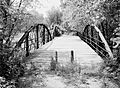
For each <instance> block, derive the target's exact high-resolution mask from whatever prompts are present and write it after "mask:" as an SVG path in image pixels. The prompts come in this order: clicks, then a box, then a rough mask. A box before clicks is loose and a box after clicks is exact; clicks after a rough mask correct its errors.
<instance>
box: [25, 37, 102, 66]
mask: <svg viewBox="0 0 120 88" xmlns="http://www.w3.org/2000/svg"><path fill="white" fill-rule="evenodd" d="M71 50H73V51H74V57H75V61H76V62H77V63H80V64H81V65H84V64H96V63H100V62H102V59H101V57H100V56H99V55H98V54H97V53H96V52H95V51H94V50H93V49H92V48H91V47H90V46H89V45H87V44H86V43H85V42H83V41H82V40H81V39H80V38H79V37H78V36H69V35H63V36H61V37H55V38H54V39H53V40H52V41H50V42H48V43H46V44H45V45H43V46H42V47H41V48H39V49H38V50H35V51H34V52H33V53H32V54H31V55H30V56H29V57H27V58H28V60H31V61H32V62H39V63H44V62H50V60H51V57H53V58H54V57H55V51H57V52H58V62H60V63H63V64H64V63H66V62H70V61H71V60H70V58H71V54H70V52H71Z"/></svg>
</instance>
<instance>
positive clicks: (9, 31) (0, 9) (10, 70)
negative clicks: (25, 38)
mask: <svg viewBox="0 0 120 88" xmlns="http://www.w3.org/2000/svg"><path fill="white" fill-rule="evenodd" d="M32 1H34V0H17V2H16V0H0V71H1V72H0V77H2V78H3V79H4V80H3V82H0V86H5V87H2V88H7V87H8V86H9V87H10V86H11V85H13V86H14V87H15V88H18V87H19V85H18V80H19V79H20V78H21V77H22V76H23V75H24V73H25V64H24V63H23V62H22V60H23V55H22V54H21V53H22V52H21V50H20V49H19V48H17V49H14V51H13V48H14V46H12V44H11V41H12V38H14V36H15V34H16V33H18V32H21V29H25V28H26V27H28V26H29V25H30V23H29V22H30V21H33V18H34V19H36V18H35V17H36V16H35V15H32V14H30V13H28V12H27V10H26V9H27V6H26V5H30V4H31V2H32ZM28 21H29V22H28ZM34 21H36V20H34ZM12 51H13V52H12ZM13 86H12V87H11V88H14V87H13Z"/></svg>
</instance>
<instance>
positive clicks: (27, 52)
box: [26, 33, 29, 57]
mask: <svg viewBox="0 0 120 88" xmlns="http://www.w3.org/2000/svg"><path fill="white" fill-rule="evenodd" d="M28 38H29V33H28V34H27V37H26V57H27V56H29V39H28Z"/></svg>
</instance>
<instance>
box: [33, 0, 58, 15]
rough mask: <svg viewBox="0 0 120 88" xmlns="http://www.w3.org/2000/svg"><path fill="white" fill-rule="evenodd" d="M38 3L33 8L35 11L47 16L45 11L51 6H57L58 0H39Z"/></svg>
mask: <svg viewBox="0 0 120 88" xmlns="http://www.w3.org/2000/svg"><path fill="white" fill-rule="evenodd" d="M39 1H40V3H38V4H37V7H36V8H35V9H36V11H37V12H38V13H40V14H43V15H44V17H46V16H47V11H49V10H51V8H53V7H54V8H59V6H60V0H39Z"/></svg>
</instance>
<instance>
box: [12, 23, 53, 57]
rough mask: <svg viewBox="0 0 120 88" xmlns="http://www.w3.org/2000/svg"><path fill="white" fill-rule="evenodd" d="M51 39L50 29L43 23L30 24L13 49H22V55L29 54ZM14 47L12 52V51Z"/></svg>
mask: <svg viewBox="0 0 120 88" xmlns="http://www.w3.org/2000/svg"><path fill="white" fill-rule="evenodd" d="M51 40H52V37H51V33H50V30H49V29H48V27H47V26H46V25H44V24H36V25H34V26H31V27H30V28H29V29H28V30H27V31H26V32H25V33H24V35H23V36H22V37H21V38H20V40H19V41H18V42H17V44H16V45H15V47H14V49H16V48H19V49H21V50H22V53H23V54H24V56H29V54H30V52H32V51H34V50H35V49H38V48H39V47H40V46H42V45H44V44H45V43H47V42H49V41H51ZM14 49H13V51H12V53H13V52H14Z"/></svg>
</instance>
